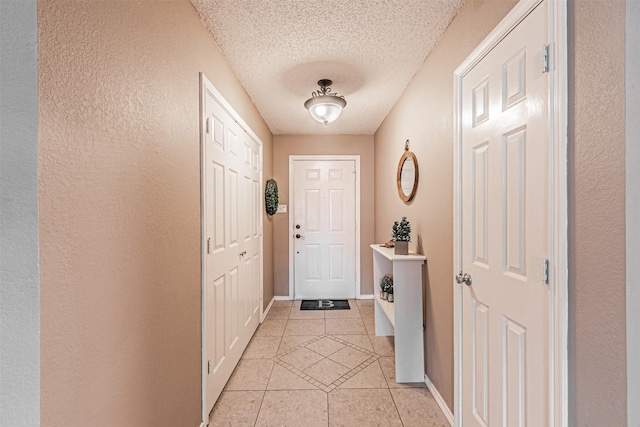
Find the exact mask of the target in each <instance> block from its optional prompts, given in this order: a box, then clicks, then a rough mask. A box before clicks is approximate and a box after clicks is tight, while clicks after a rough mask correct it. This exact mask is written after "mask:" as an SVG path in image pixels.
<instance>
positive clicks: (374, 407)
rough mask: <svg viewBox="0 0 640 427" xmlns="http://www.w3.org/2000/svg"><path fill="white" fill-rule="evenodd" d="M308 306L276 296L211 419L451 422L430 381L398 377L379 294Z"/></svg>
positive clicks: (442, 426) (425, 426) (426, 426)
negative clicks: (328, 306) (379, 332)
mask: <svg viewBox="0 0 640 427" xmlns="http://www.w3.org/2000/svg"><path fill="white" fill-rule="evenodd" d="M349 304H350V306H351V310H335V311H301V310H300V301H276V302H274V304H273V307H272V308H271V310H270V311H269V314H268V315H267V318H266V319H265V321H264V322H263V323H262V325H260V326H259V327H258V330H257V331H256V333H255V335H254V336H253V338H252V340H251V342H250V343H249V345H248V347H247V349H246V350H245V352H244V354H243V355H242V359H241V360H240V363H239V364H238V366H237V367H236V369H235V371H234V372H233V375H232V376H231V378H230V379H229V382H228V383H227V386H226V387H225V389H224V391H223V392H222V395H221V396H220V398H219V399H218V402H217V403H216V405H215V406H214V408H213V411H212V412H211V415H210V419H209V425H210V426H215V427H218V426H234V427H240V426H291V427H298V426H305V427H313V426H325V427H326V426H349V427H350V426H364V427H368V426H420V427H448V425H449V424H448V422H447V420H446V419H445V417H444V415H443V414H442V412H441V411H440V408H439V407H438V405H437V403H436V402H435V400H434V399H433V396H432V395H431V393H430V392H429V390H427V388H426V387H425V385H424V384H423V383H416V384H399V383H396V382H395V359H394V353H393V338H392V337H376V336H375V332H374V330H373V300H357V301H355V300H350V301H349Z"/></svg>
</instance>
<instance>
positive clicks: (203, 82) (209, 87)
mask: <svg viewBox="0 0 640 427" xmlns="http://www.w3.org/2000/svg"><path fill="white" fill-rule="evenodd" d="M207 92H209V93H211V95H213V98H214V100H215V101H216V102H217V103H218V104H219V105H220V106H221V107H222V108H223V109H224V110H225V111H226V112H227V113H228V114H229V116H231V118H232V119H233V120H235V121H236V123H238V125H239V126H240V129H242V130H243V131H244V132H246V133H247V134H248V135H249V136H250V137H251V138H253V140H254V141H255V142H256V144H258V150H259V152H258V173H259V178H258V179H259V180H260V184H261V185H262V184H263V147H264V144H263V142H262V140H261V139H260V138H259V137H258V135H256V133H255V132H254V131H253V130H252V129H251V127H249V125H248V124H247V123H246V122H245V121H244V120H243V119H242V117H241V116H240V114H238V112H237V111H236V110H235V109H234V108H233V107H232V106H231V104H230V103H229V102H228V101H227V100H226V99H225V98H224V97H223V96H222V94H221V93H220V91H218V89H216V87H215V86H214V85H213V83H211V81H210V80H209V79H208V78H207V77H206V76H205V75H204V73H203V72H200V111H199V114H200V273H201V274H200V300H201V304H200V325H201V327H200V329H201V334H202V341H201V348H200V352H201V362H202V363H201V365H202V366H201V368H200V373H201V388H202V402H201V407H202V423H203V425H205V426H206V425H207V424H208V419H209V414H208V413H207V354H206V351H207V341H206V339H207V333H206V332H207V330H206V323H205V322H206V313H205V308H206V299H205V289H206V278H207V275H206V273H207V272H206V266H207V263H206V259H205V258H206V255H207V235H206V233H205V231H206V228H205V225H206V224H205V221H206V212H205V209H206V198H205V197H206V188H207V183H206V180H205V178H206V169H205V168H206V164H205V162H206V157H205V148H206V144H205V139H206V137H205V136H206V125H207V124H206V120H205V118H204V110H205V103H206V94H207ZM259 200H260V203H259V205H258V210H259V215H260V216H259V217H260V218H263V217H264V215H263V212H264V197H259ZM263 230H264V220H262V221H260V231H259V232H260V243H259V245H260V249H259V260H260V268H259V271H260V272H259V275H260V277H259V281H260V283H259V288H260V297H259V298H260V302H259V304H260V319H259V321H260V323H262V321H263V317H264V241H263V239H264V234H263Z"/></svg>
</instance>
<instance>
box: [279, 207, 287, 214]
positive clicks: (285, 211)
mask: <svg viewBox="0 0 640 427" xmlns="http://www.w3.org/2000/svg"><path fill="white" fill-rule="evenodd" d="M277 213H287V205H278V212H277Z"/></svg>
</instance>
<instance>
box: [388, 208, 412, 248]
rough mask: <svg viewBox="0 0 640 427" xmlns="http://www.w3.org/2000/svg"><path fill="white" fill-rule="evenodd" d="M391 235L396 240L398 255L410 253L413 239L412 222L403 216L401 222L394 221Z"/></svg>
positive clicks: (395, 245)
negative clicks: (410, 244) (410, 243)
mask: <svg viewBox="0 0 640 427" xmlns="http://www.w3.org/2000/svg"><path fill="white" fill-rule="evenodd" d="M391 237H393V240H394V242H395V243H394V247H395V250H394V252H395V254H396V255H409V242H410V241H411V223H409V221H407V217H406V216H403V217H402V220H401V221H400V222H398V221H395V222H394V223H393V229H392V233H391Z"/></svg>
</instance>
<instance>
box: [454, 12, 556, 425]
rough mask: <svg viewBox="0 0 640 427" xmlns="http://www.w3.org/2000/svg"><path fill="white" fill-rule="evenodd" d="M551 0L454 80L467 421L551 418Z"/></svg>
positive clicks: (498, 422) (544, 422)
mask: <svg viewBox="0 0 640 427" xmlns="http://www.w3.org/2000/svg"><path fill="white" fill-rule="evenodd" d="M548 3H549V2H548V1H545V2H543V3H541V4H540V5H538V6H537V7H536V8H535V9H534V10H533V11H532V12H531V13H530V14H529V15H528V16H527V17H526V18H525V19H524V20H523V21H522V22H520V24H518V25H517V27H515V29H514V30H513V31H511V32H510V33H509V34H508V35H507V36H506V37H505V38H504V39H503V40H502V41H501V42H500V43H499V44H498V45H497V46H496V47H495V48H493V49H492V50H491V51H490V52H489V53H488V54H487V55H486V56H485V57H484V58H482V59H481V60H480V62H478V63H477V64H476V65H475V66H474V67H473V68H472V69H471V71H470V72H468V73H467V74H466V75H465V76H463V79H462V93H461V97H462V112H461V114H462V117H461V120H462V144H461V186H462V188H461V189H459V191H461V209H460V211H461V212H462V222H461V235H462V248H461V249H462V251H461V257H462V260H461V261H462V267H463V271H464V273H467V274H469V275H470V276H471V278H470V283H466V284H463V285H461V286H462V288H463V289H462V290H461V292H462V308H461V310H462V348H461V351H460V354H461V355H462V356H461V357H462V414H461V423H460V425H462V426H464V427H472V426H498V425H500V426H509V427H511V426H531V427H539V426H545V425H548V424H549V411H550V408H549V393H550V386H551V384H550V380H549V378H550V376H549V372H550V371H549V370H550V360H551V353H550V350H551V347H550V342H549V338H550V309H549V302H550V291H549V288H548V285H547V284H545V277H544V269H543V264H544V262H545V260H546V259H548V258H549V253H550V242H549V239H550V238H549V236H550V234H549V232H550V229H549V218H550V212H551V211H550V209H551V207H550V197H549V195H550V189H549V183H550V180H549V174H550V171H549V156H550V151H549V150H550V145H549V114H548V113H549V105H548V103H549V93H550V92H549V74H548V73H545V72H544V71H543V69H542V52H543V46H544V45H546V44H548V42H547V39H548V7H549V5H548Z"/></svg>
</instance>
